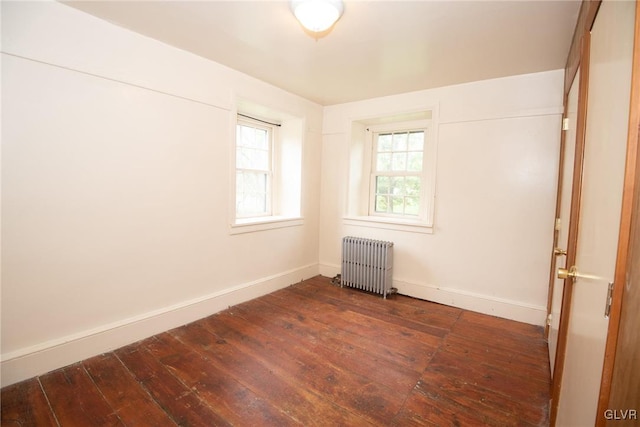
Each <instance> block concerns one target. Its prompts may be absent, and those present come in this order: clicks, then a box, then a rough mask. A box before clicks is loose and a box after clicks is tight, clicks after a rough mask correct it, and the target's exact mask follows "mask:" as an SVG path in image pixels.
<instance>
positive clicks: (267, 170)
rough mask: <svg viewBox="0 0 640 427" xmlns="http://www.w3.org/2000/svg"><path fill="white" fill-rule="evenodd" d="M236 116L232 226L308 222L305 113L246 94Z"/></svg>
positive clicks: (244, 228) (234, 229)
mask: <svg viewBox="0 0 640 427" xmlns="http://www.w3.org/2000/svg"><path fill="white" fill-rule="evenodd" d="M232 117H233V124H232V126H233V129H234V132H233V138H232V146H231V154H232V155H231V156H230V158H231V161H230V171H231V176H230V179H229V181H230V186H229V189H230V192H229V202H230V203H229V218H230V224H229V232H230V233H231V234H241V233H253V232H257V231H262V230H269V229H273V228H281V227H292V226H298V225H302V224H303V222H304V220H303V218H302V151H303V146H304V144H303V142H304V137H305V119H304V117H299V116H292V115H291V114H288V113H285V112H282V111H279V110H276V109H272V108H270V107H268V106H265V105H260V104H256V103H254V102H251V101H248V100H245V99H240V98H238V99H237V110H236V114H235V115H233V116H232Z"/></svg>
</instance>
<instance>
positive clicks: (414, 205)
mask: <svg viewBox="0 0 640 427" xmlns="http://www.w3.org/2000/svg"><path fill="white" fill-rule="evenodd" d="M404 213H405V215H418V214H419V213H420V201H419V199H418V198H417V197H405V198H404Z"/></svg>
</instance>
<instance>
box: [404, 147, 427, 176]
mask: <svg viewBox="0 0 640 427" xmlns="http://www.w3.org/2000/svg"><path fill="white" fill-rule="evenodd" d="M422 157H423V155H422V151H420V152H415V153H407V170H408V171H412V172H420V171H422Z"/></svg>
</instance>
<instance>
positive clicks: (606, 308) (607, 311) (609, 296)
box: [604, 282, 613, 318]
mask: <svg viewBox="0 0 640 427" xmlns="http://www.w3.org/2000/svg"><path fill="white" fill-rule="evenodd" d="M611 304H613V282H609V290H608V291H607V303H606V305H605V306H604V317H606V318H609V314H611Z"/></svg>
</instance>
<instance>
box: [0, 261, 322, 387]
mask: <svg viewBox="0 0 640 427" xmlns="http://www.w3.org/2000/svg"><path fill="white" fill-rule="evenodd" d="M318 274H319V273H318V264H310V265H307V266H304V267H300V268H297V269H294V270H289V271H286V272H283V273H280V274H276V275H273V276H269V277H265V278H261V279H259V280H255V281H252V282H249V283H244V284H242V285H239V286H235V287H233V288H229V289H225V290H223V291H219V292H214V293H212V294H209V295H205V296H203V297H200V298H196V299H193V300H189V301H184V302H181V303H178V304H175V305H172V306H170V307H164V308H162V309H159V310H155V311H152V312H148V313H144V314H142V315H139V316H135V317H132V318H128V319H124V320H121V321H118V322H115V323H111V324H107V325H103V326H101V327H99V328H95V329H91V330H86V331H82V332H79V333H77V334H74V335H71V336H66V337H63V338H60V339H56V340H52V341H48V342H45V343H42V344H39V345H37V346H32V347H28V348H23V349H20V350H17V351H14V352H11V353H8V354H3V355H2V362H1V372H2V377H1V385H2V387H5V386H7V385H11V384H14V383H17V382H19V381H22V380H26V379H28V378H32V377H35V376H37V375H42V374H44V373H46V372H49V371H52V370H54V369H58V368H61V367H63V366H67V365H70V364H72V363H75V362H79V361H81V360H84V359H87V358H89V357H93V356H96V355H98V354H102V353H105V352H108V351H112V350H114V349H116V348H119V347H122V346H125V345H128V344H131V343H134V342H136V341H139V340H142V339H145V338H148V337H150V336H153V335H155V334H158V333H161V332H164V331H167V330H169V329H173V328H176V327H178V326H181V325H184V324H187V323H189V322H193V321H195V320H198V319H201V318H203V317H207V316H210V315H211V314H214V313H217V312H219V311H221V310H224V309H226V308H228V307H229V306H232V305H235V304H240V303H242V302H245V301H248V300H251V299H254V298H257V297H259V296H262V295H265V294H268V293H270V292H273V291H276V290H278V289H282V288H285V287H287V286H289V285H291V284H292V283H296V282H299V281H300V280H304V279H308V278H311V277H314V276H316V275H318Z"/></svg>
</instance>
